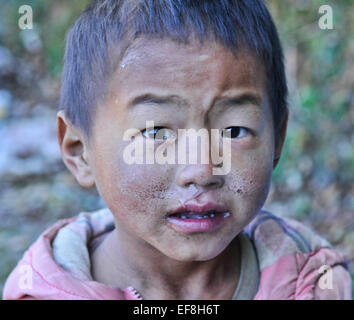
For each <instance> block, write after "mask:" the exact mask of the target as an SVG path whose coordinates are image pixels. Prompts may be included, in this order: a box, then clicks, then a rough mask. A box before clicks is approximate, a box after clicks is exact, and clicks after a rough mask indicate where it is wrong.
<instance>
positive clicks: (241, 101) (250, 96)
mask: <svg viewBox="0 0 354 320" xmlns="http://www.w3.org/2000/svg"><path fill="white" fill-rule="evenodd" d="M215 104H217V105H220V106H223V107H229V106H237V105H245V104H252V105H255V106H256V107H259V108H261V106H262V97H261V96H260V95H259V94H257V93H253V92H246V93H242V94H240V95H238V96H234V97H229V98H221V99H218V100H217V101H216V103H215Z"/></svg>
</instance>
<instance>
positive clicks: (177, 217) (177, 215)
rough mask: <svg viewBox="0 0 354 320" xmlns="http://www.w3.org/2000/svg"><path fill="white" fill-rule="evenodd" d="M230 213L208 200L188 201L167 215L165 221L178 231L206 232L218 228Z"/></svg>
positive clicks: (222, 206)
mask: <svg viewBox="0 0 354 320" xmlns="http://www.w3.org/2000/svg"><path fill="white" fill-rule="evenodd" d="M230 215H231V212H230V210H228V208H227V207H226V206H224V205H221V204H218V203H216V202H212V201H208V202H204V203H189V204H185V205H182V206H180V207H178V208H177V209H175V210H173V211H171V212H169V213H168V215H167V217H166V218H167V221H168V224H169V226H171V227H172V228H173V229H174V230H175V231H177V232H179V233H185V234H192V233H207V232H212V231H214V230H216V229H218V228H219V227H220V226H221V225H222V224H223V223H224V222H225V221H226V218H227V217H229V216H230Z"/></svg>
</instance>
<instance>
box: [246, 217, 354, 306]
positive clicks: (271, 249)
mask: <svg viewBox="0 0 354 320" xmlns="http://www.w3.org/2000/svg"><path fill="white" fill-rule="evenodd" d="M244 232H245V233H246V235H247V236H248V237H249V238H250V239H251V241H252V243H253V245H254V248H255V251H256V254H257V258H258V264H259V269H260V272H261V277H260V284H259V290H258V293H257V295H256V297H255V299H256V300H269V299H277V300H278V299H294V300H298V299H300V300H302V299H315V300H327V299H331V300H332V299H334V300H342V299H351V281H350V276H349V273H348V271H347V269H348V268H347V263H346V261H345V260H344V258H343V256H342V255H341V254H340V253H339V252H337V251H336V250H334V248H333V247H332V245H331V244H330V243H329V242H328V241H327V240H326V239H325V238H323V237H321V236H320V235H319V234H317V233H316V232H315V231H314V230H312V228H310V227H308V226H306V225H305V224H304V223H301V222H299V221H296V220H294V219H290V218H280V217H277V216H276V215H274V214H272V213H270V212H267V211H261V212H260V213H259V214H258V215H257V216H256V217H255V218H254V219H253V220H252V221H251V223H250V224H249V225H248V226H247V227H246V228H245V229H244ZM329 270H331V271H330V273H327V272H328V271H329ZM324 287H325V288H324ZM327 289H330V290H327Z"/></svg>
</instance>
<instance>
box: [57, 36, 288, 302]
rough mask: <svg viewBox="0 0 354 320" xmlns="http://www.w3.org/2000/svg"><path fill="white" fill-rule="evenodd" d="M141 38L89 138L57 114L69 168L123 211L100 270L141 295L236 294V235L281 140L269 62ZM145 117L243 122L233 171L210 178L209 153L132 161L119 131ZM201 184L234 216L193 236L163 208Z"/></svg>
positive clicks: (264, 187) (260, 199) (219, 124)
mask: <svg viewBox="0 0 354 320" xmlns="http://www.w3.org/2000/svg"><path fill="white" fill-rule="evenodd" d="M137 44H138V45H137V46H136V48H135V49H132V50H130V51H128V52H127V56H126V57H125V58H124V59H123V61H122V62H123V63H121V65H120V66H119V67H118V69H117V70H116V72H115V73H114V75H113V77H112V78H111V79H110V83H109V88H108V95H107V98H106V100H105V101H104V102H102V103H101V104H100V105H99V106H98V112H97V114H96V116H95V120H94V127H93V131H92V132H93V134H92V138H91V141H90V144H88V143H87V141H85V140H84V139H83V138H82V137H83V135H82V134H81V132H80V130H78V129H77V128H74V127H72V126H71V125H70V123H69V122H68V121H67V120H66V119H65V116H64V114H63V113H59V114H58V136H59V141H60V145H61V151H62V154H63V159H64V161H65V163H66V165H67V166H68V168H69V169H70V170H71V172H72V173H73V174H74V175H75V177H76V179H77V180H78V182H79V183H80V184H81V185H82V186H85V187H90V186H94V185H96V187H97V188H98V190H99V192H100V194H101V196H102V197H103V199H104V201H105V203H106V204H107V206H108V207H109V208H110V210H111V211H112V212H113V214H114V216H115V221H116V229H115V230H114V231H113V232H111V233H110V234H109V235H108V236H107V237H106V238H105V240H104V241H103V243H102V245H101V246H99V247H98V249H97V250H96V251H95V252H94V254H93V256H92V272H93V276H94V278H95V280H97V281H100V282H103V283H107V284H110V285H114V286H118V287H121V288H125V287H127V286H133V287H135V288H136V289H137V290H138V291H139V292H140V293H141V295H142V296H143V297H144V298H145V299H231V297H232V295H233V292H234V290H235V288H236V286H237V283H238V279H239V265H240V261H239V260H240V259H239V247H238V241H237V240H238V239H237V235H238V234H239V233H240V231H241V230H242V229H243V228H244V227H245V226H246V225H247V223H248V222H249V221H250V220H251V219H252V218H253V217H254V215H255V214H256V213H257V212H258V211H259V210H260V208H261V207H262V205H263V203H264V201H265V199H266V196H267V193H268V189H269V185H270V179H271V173H272V170H273V167H274V166H275V164H276V161H277V159H278V158H279V155H280V151H281V145H282V143H280V144H278V145H277V146H275V144H274V132H273V123H272V113H271V107H270V106H269V103H268V97H267V95H266V91H265V77H264V73H263V68H262V65H260V63H258V62H257V60H255V59H253V58H252V55H250V54H249V53H248V52H246V51H245V50H243V51H240V52H239V54H238V56H237V57H235V56H234V55H233V54H232V53H231V52H229V51H228V50H227V49H225V48H224V47H222V46H221V45H219V44H216V43H207V44H206V45H200V44H199V43H196V42H195V43H194V44H193V45H190V46H185V45H181V44H177V43H175V42H173V41H171V40H154V41H152V40H146V39H140V40H139V41H138V42H137ZM129 55H130V56H129ZM122 66H123V67H122ZM142 97H145V99H141V98H142ZM147 97H148V98H149V99H146V98H147ZM146 120H153V121H154V123H155V126H160V127H165V128H169V129H170V130H174V131H177V130H178V129H179V128H194V129H196V130H198V129H199V128H207V129H212V128H213V129H223V128H228V127H236V128H243V129H244V130H239V131H238V132H241V131H242V135H241V134H240V135H237V137H235V138H233V140H232V143H231V153H232V158H231V171H230V173H228V174H227V175H225V176H215V175H212V164H211V162H209V164H183V165H180V164H174V165H170V164H165V165H159V164H154V165H144V164H142V165H137V164H134V165H128V164H126V163H125V162H124V161H123V156H122V154H123V150H124V148H125V147H126V145H127V143H128V142H127V141H123V139H122V137H123V133H124V132H125V130H127V129H129V128H138V129H139V130H144V129H145V122H146ZM285 128H286V123H284V125H283V130H282V133H283V135H282V137H281V138H282V139H281V140H283V138H284V133H285ZM140 138H141V137H140ZM138 139H139V137H138ZM141 139H143V138H141ZM158 144H159V142H158V141H157V142H155V145H156V147H157V146H158ZM176 163H177V161H176ZM195 189H198V190H202V192H199V196H198V199H195V200H196V201H205V199H210V198H212V199H214V200H215V201H217V203H220V204H223V205H225V206H227V207H228V208H229V210H230V213H231V215H230V216H228V217H227V218H226V219H225V221H224V222H223V223H222V224H221V226H220V227H219V228H218V229H216V230H214V231H213V232H201V233H193V234H188V235H186V234H184V233H181V232H177V231H176V230H175V229H174V228H172V227H171V225H170V224H169V223H168V221H167V219H166V217H167V214H168V212H170V211H171V210H173V209H176V208H177V207H178V206H180V204H181V203H183V202H184V201H185V200H186V199H190V198H191V197H193V195H194V194H195Z"/></svg>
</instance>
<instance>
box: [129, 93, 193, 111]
mask: <svg viewBox="0 0 354 320" xmlns="http://www.w3.org/2000/svg"><path fill="white" fill-rule="evenodd" d="M138 104H158V105H163V104H165V105H168V104H170V105H171V104H178V105H188V103H187V102H186V101H185V100H184V99H181V98H178V97H176V96H174V95H169V96H156V95H154V94H150V93H146V94H142V95H139V96H137V97H135V98H134V99H133V100H132V101H130V102H129V103H128V106H127V108H128V109H131V108H133V107H134V106H136V105H138Z"/></svg>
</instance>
